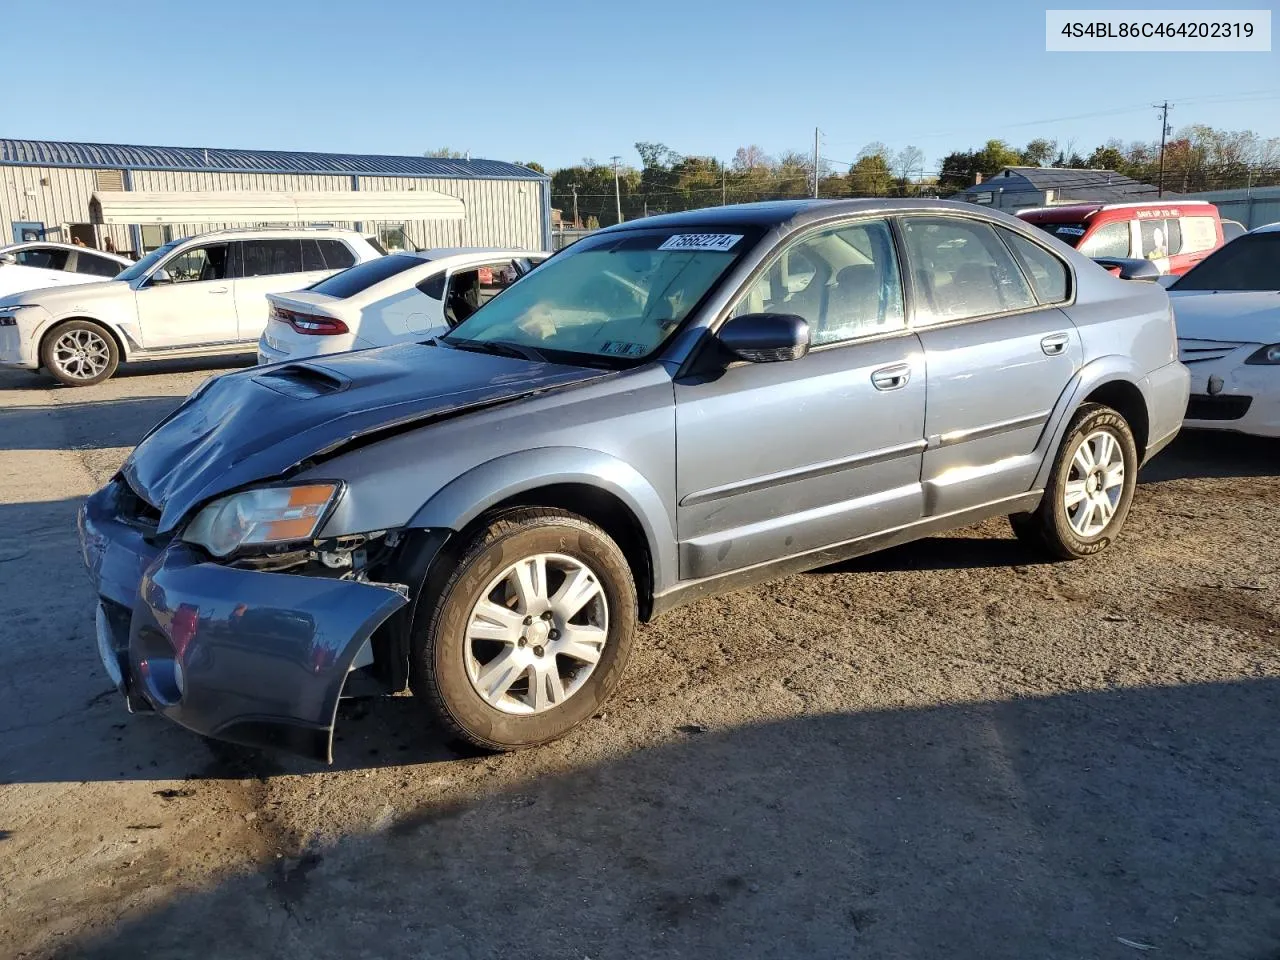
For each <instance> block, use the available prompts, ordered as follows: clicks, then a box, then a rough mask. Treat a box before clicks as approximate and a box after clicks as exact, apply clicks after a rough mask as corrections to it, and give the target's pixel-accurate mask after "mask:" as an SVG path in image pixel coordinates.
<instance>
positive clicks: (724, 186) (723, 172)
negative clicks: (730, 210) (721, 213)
mask: <svg viewBox="0 0 1280 960" xmlns="http://www.w3.org/2000/svg"><path fill="white" fill-rule="evenodd" d="M727 176H728V171H727V168H726V167H725V165H724V164H723V163H722V164H720V206H722V207H723V206H725V205H726V204H727V203H728V202H729V187H728V180H727V179H726V177H727Z"/></svg>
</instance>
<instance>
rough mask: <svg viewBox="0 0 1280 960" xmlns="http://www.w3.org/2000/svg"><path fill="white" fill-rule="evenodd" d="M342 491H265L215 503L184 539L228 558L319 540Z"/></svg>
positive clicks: (312, 486) (329, 487) (321, 487)
mask: <svg viewBox="0 0 1280 960" xmlns="http://www.w3.org/2000/svg"><path fill="white" fill-rule="evenodd" d="M341 489H342V488H341V485H340V484H337V483H309V484H306V485H305V486H296V487H260V488H258V489H257V490H245V491H244V492H242V493H233V494H232V495H231V496H229V497H222V498H221V499H219V500H214V501H213V502H212V503H210V504H208V505H207V506H206V507H204V509H202V510H201V511H200V512H199V513H197V514H196V516H195V519H194V520H192V521H191V522H190V523H189V524H187V528H186V530H184V531H183V533H182V539H183V540H185V541H186V542H187V543H193V544H195V545H197V546H200V547H204V548H205V549H206V550H208V551H209V552H210V553H211V554H213V555H214V556H215V557H226V556H229V555H230V554H232V553H235V552H236V551H237V550H240V549H243V548H245V547H268V546H272V545H275V544H285V543H298V542H300V541H306V540H311V539H314V537H315V535H316V534H317V533H318V532H319V530H320V525H321V524H322V523H323V522H324V520H325V518H326V517H327V516H328V515H329V509H330V507H332V506H333V504H334V502H335V501H336V500H337V499H338V495H339V493H340V492H341Z"/></svg>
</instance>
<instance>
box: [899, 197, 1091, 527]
mask: <svg viewBox="0 0 1280 960" xmlns="http://www.w3.org/2000/svg"><path fill="white" fill-rule="evenodd" d="M899 224H900V227H901V233H902V238H903V246H904V248H905V251H906V255H907V259H908V262H909V263H910V276H911V286H912V291H913V294H914V297H913V316H912V320H911V325H912V328H913V329H914V330H915V332H916V334H917V335H918V336H919V338H920V342H921V344H922V345H923V347H924V355H925V363H926V365H927V367H928V410H927V413H926V415H925V438H926V441H927V444H928V446H927V449H926V450H925V453H924V459H923V469H922V473H921V479H922V481H923V484H924V495H925V507H924V509H925V514H926V515H928V516H938V515H942V514H947V513H952V512H954V511H959V510H965V509H968V508H970V507H975V506H978V505H981V504H985V503H990V502H993V501H997V500H1001V499H1004V498H1008V497H1013V496H1015V495H1016V494H1020V493H1025V492H1026V491H1028V490H1029V489H1030V488H1031V484H1032V482H1033V480H1034V478H1035V474H1036V472H1037V470H1038V469H1039V467H1040V462H1041V461H1040V458H1039V457H1038V456H1036V453H1035V446H1036V443H1037V442H1038V441H1039V439H1040V435H1041V433H1042V432H1043V431H1044V429H1045V426H1046V424H1047V423H1048V421H1049V416H1050V413H1051V412H1052V410H1053V408H1054V405H1055V404H1056V403H1057V402H1058V399H1059V398H1060V397H1061V396H1062V394H1063V392H1064V391H1065V390H1066V388H1067V385H1068V383H1069V382H1070V381H1071V379H1072V377H1073V376H1074V374H1075V372H1076V371H1077V370H1078V369H1079V368H1080V364H1081V361H1082V355H1083V352H1082V349H1081V344H1080V335H1079V333H1078V332H1077V331H1076V328H1075V326H1074V324H1072V322H1071V320H1070V319H1069V318H1068V317H1067V315H1066V313H1064V312H1063V311H1062V310H1060V309H1058V306H1056V304H1062V303H1066V302H1067V301H1068V300H1069V298H1070V295H1071V290H1070V270H1069V269H1068V267H1067V266H1066V264H1065V263H1064V262H1063V261H1061V260H1059V259H1058V257H1057V256H1056V255H1054V254H1053V253H1051V252H1050V251H1049V250H1048V249H1047V248H1045V247H1042V246H1041V245H1040V244H1039V243H1035V242H1033V241H1031V240H1030V239H1027V238H1026V237H1025V236H1024V235H1023V234H1021V233H1017V232H1015V231H1012V230H1007V229H1005V228H1003V227H995V226H993V225H991V224H988V223H987V222H985V221H980V220H976V219H970V218H967V217H963V216H946V217H939V216H904V217H902V218H901V219H900V221H899Z"/></svg>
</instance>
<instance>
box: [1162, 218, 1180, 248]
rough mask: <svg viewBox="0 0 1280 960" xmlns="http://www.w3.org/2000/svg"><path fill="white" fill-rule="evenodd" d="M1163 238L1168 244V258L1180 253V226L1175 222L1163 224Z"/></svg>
mask: <svg viewBox="0 0 1280 960" xmlns="http://www.w3.org/2000/svg"><path fill="white" fill-rule="evenodd" d="M1164 236H1165V240H1166V241H1167V242H1168V247H1169V256H1173V255H1174V254H1176V253H1182V224H1181V223H1179V222H1178V221H1177V220H1166V221H1165V222H1164Z"/></svg>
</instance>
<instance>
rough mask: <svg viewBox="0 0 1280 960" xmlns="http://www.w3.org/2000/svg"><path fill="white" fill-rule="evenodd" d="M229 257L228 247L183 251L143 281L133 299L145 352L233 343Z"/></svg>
mask: <svg viewBox="0 0 1280 960" xmlns="http://www.w3.org/2000/svg"><path fill="white" fill-rule="evenodd" d="M230 256H231V253H230V245H229V244H226V243H208V244H197V245H193V246H190V247H185V248H183V249H181V250H179V251H178V252H177V253H175V254H174V255H173V256H171V257H169V258H168V259H167V260H165V261H164V262H163V263H161V264H160V266H159V268H158V269H157V270H156V271H154V272H153V273H152V274H151V275H150V277H149V278H148V279H146V280H145V281H143V283H142V285H141V286H139V287H138V289H137V290H136V291H134V297H135V299H136V303H137V308H138V324H139V326H140V328H141V331H142V343H143V346H144V347H146V348H147V349H148V350H155V349H164V348H169V347H202V346H207V345H211V344H221V343H231V342H234V341H235V340H236V338H237V333H236V331H237V321H236V303H235V299H234V298H233V297H232V294H231V280H230V279H229V272H230V262H229V261H230ZM121 286H122V287H123V284H122V285H121Z"/></svg>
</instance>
